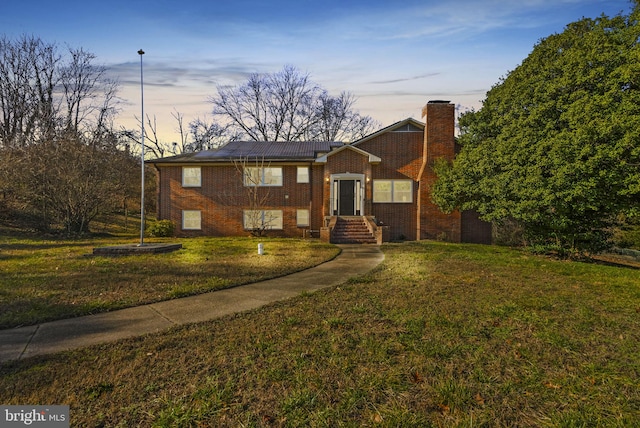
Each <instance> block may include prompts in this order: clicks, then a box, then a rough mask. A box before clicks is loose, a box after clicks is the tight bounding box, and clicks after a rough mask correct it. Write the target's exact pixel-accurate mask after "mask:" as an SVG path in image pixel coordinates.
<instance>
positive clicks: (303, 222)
mask: <svg viewBox="0 0 640 428" xmlns="http://www.w3.org/2000/svg"><path fill="white" fill-rule="evenodd" d="M296 222H297V223H298V226H309V210H306V209H305V210H298V211H297V214H296Z"/></svg>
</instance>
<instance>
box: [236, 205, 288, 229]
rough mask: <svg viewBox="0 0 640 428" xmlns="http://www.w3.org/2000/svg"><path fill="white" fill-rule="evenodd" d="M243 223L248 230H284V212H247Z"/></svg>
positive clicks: (244, 214)
mask: <svg viewBox="0 0 640 428" xmlns="http://www.w3.org/2000/svg"><path fill="white" fill-rule="evenodd" d="M243 223H244V228H245V229H248V230H256V229H265V230H282V210H245V211H244V212H243Z"/></svg>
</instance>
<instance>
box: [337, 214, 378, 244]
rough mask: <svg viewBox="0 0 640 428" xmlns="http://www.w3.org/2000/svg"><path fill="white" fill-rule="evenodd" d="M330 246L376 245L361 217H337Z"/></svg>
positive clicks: (374, 238)
mask: <svg viewBox="0 0 640 428" xmlns="http://www.w3.org/2000/svg"><path fill="white" fill-rule="evenodd" d="M331 243H332V244H376V243H377V241H376V237H375V236H374V235H373V233H371V231H370V230H369V228H368V227H367V223H366V220H365V219H364V218H363V217H338V219H337V221H336V224H335V227H334V228H333V231H332V232H331Z"/></svg>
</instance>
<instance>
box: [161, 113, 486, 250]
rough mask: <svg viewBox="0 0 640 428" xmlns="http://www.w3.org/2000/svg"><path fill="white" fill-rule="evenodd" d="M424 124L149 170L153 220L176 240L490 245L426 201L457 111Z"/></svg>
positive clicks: (255, 145)
mask: <svg viewBox="0 0 640 428" xmlns="http://www.w3.org/2000/svg"><path fill="white" fill-rule="evenodd" d="M422 114H423V118H425V122H426V123H422V122H420V121H417V120H414V119H411V118H409V119H405V120H403V121H401V122H398V123H395V124H393V125H391V126H388V127H386V128H383V129H381V130H379V131H377V132H375V133H373V134H370V135H368V136H366V137H364V138H362V139H360V140H358V141H355V142H353V143H350V144H344V143H340V142H326V141H321V142H230V143H228V144H226V145H225V146H222V147H220V148H219V149H216V150H209V151H202V152H198V153H189V154H184V155H178V156H174V157H169V158H162V159H156V160H153V161H149V163H151V164H153V165H154V166H155V168H156V170H157V172H158V174H157V176H158V213H157V217H158V219H168V220H171V221H173V222H174V224H175V225H176V234H177V235H178V236H203V235H204V236H242V235H244V236H246V235H248V234H249V233H251V231H255V230H262V229H264V231H265V232H267V233H268V235H269V236H287V237H303V236H319V237H320V238H321V239H323V240H326V241H330V242H336V243H339V242H343V243H347V242H362V243H364V242H371V243H381V242H384V241H391V240H402V239H406V240H420V239H445V240H448V241H453V242H480V243H489V242H490V241H491V227H490V225H489V224H487V223H484V222H482V221H480V220H478V218H477V216H476V215H474V213H470V212H463V213H460V212H453V213H451V214H445V213H442V212H441V211H440V210H439V209H438V207H437V206H435V205H434V204H433V203H432V202H431V198H430V194H429V188H430V187H431V185H432V184H433V183H434V182H435V179H436V176H435V173H434V171H433V169H432V165H433V163H434V161H435V159H438V158H445V159H448V160H451V159H453V158H454V156H455V153H456V143H455V138H454V115H455V112H454V105H453V104H451V103H449V102H447V101H430V102H429V103H428V104H427V105H426V106H425V107H424V108H423V111H422Z"/></svg>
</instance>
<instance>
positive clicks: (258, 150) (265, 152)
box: [150, 141, 344, 163]
mask: <svg viewBox="0 0 640 428" xmlns="http://www.w3.org/2000/svg"><path fill="white" fill-rule="evenodd" d="M343 145H344V143H341V142H335V141H232V142H229V143H227V144H225V145H224V146H222V147H220V148H218V149H215V150H204V151H201V152H197V153H187V154H184V155H178V156H172V157H168V158H161V159H155V160H152V161H150V163H165V162H169V163H182V162H229V161H232V160H235V159H240V158H249V159H264V160H269V161H312V160H314V159H315V158H316V157H318V156H319V155H322V154H324V153H328V152H330V151H331V150H333V149H335V148H337V147H341V146H343Z"/></svg>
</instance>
